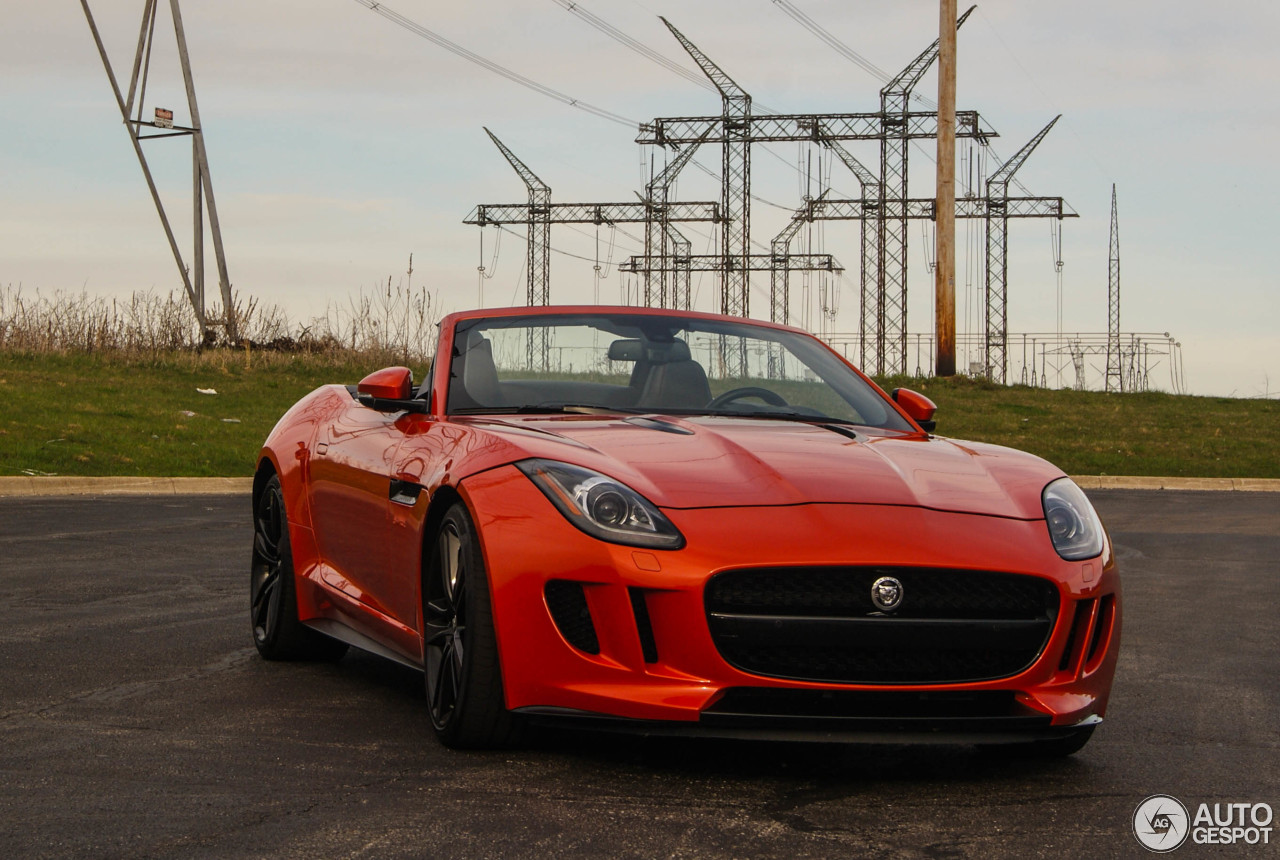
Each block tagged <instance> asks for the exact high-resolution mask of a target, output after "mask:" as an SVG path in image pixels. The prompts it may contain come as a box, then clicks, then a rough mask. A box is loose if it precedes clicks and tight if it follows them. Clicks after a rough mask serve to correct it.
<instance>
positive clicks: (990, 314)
mask: <svg viewBox="0 0 1280 860" xmlns="http://www.w3.org/2000/svg"><path fill="white" fill-rule="evenodd" d="M1060 119H1062V115H1061V114H1059V115H1058V116H1056V117H1054V118H1053V119H1052V120H1050V121H1049V124H1048V125H1046V126H1045V127H1044V128H1042V129H1040V132H1039V134H1037V135H1036V136H1035V137H1033V138H1031V140H1030V141H1028V142H1027V144H1026V145H1025V146H1023V147H1022V149H1020V150H1018V151H1017V152H1016V153H1014V156H1013V158H1010V159H1009V160H1008V161H1006V162H1005V163H1004V164H1002V165H1000V167H998V168H997V169H996V171H995V173H992V174H991V176H989V177H988V178H987V267H986V269H987V270H986V283H985V292H986V300H987V301H986V305H987V335H986V346H985V350H984V351H985V353H986V359H985V361H986V366H987V377H988V378H989V379H991V380H992V381H993V382H998V383H1000V384H1001V385H1003V384H1004V382H1005V377H1006V376H1007V375H1008V370H1009V355H1008V343H1007V341H1008V332H1009V307H1008V298H1009V260H1008V252H1009V183H1010V182H1012V181H1013V175H1014V174H1015V173H1017V172H1018V168H1020V167H1022V165H1023V164H1024V163H1026V160H1027V159H1028V158H1030V157H1031V153H1032V152H1034V151H1035V148H1036V147H1037V146H1039V145H1040V141H1042V140H1044V137H1045V135H1047V134H1048V133H1049V130H1050V129H1051V128H1053V126H1054V123H1056V122H1057V121H1058V120H1060Z"/></svg>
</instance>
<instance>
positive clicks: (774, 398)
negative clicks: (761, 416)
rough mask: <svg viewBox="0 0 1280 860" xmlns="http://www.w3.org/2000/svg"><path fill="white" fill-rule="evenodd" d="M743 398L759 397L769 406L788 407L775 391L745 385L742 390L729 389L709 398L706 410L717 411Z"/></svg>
mask: <svg viewBox="0 0 1280 860" xmlns="http://www.w3.org/2000/svg"><path fill="white" fill-rule="evenodd" d="M744 397H759V398H760V399H761V400H763V401H764V402H765V403H768V404H769V405H770V406H789V405H790V404H788V403H787V401H786V400H784V399H783V398H782V395H780V394H778V393H777V392H776V391H770V390H769V389H767V388H760V387H759V386H756V385H747V386H744V387H743V388H731V389H729V390H728V391H726V392H724V393H723V394H720V395H717V396H715V397H713V398H711V402H710V403H708V404H707V408H708V409H719V408H720V407H721V406H724V405H726V404H728V403H732V402H733V401H735V400H741V399H742V398H744Z"/></svg>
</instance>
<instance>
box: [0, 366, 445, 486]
mask: <svg viewBox="0 0 1280 860" xmlns="http://www.w3.org/2000/svg"><path fill="white" fill-rule="evenodd" d="M387 363H395V362H393V361H387ZM378 366H381V362H380V361H379V360H378V359H374V360H373V362H372V363H371V362H370V360H368V359H364V360H361V359H358V358H356V359H353V358H351V357H350V356H336V357H330V356H318V355H281V354H274V353H253V354H252V355H251V356H247V355H246V354H245V353H244V352H235V351H210V352H206V353H203V354H201V355H195V354H190V353H174V354H170V355H161V356H157V357H150V358H138V359H124V358H118V357H110V358H108V357H104V356H103V355H92V354H90V355H85V354H40V355H0V398H2V400H0V402H3V404H4V406H3V408H0V475H18V474H24V473H25V470H30V471H31V472H34V473H37V474H39V473H52V474H57V475H144V476H181V477H188V476H190V477H237V476H247V475H252V474H253V467H254V461H255V458H256V456H257V453H258V449H259V447H261V445H262V442H263V440H264V439H266V437H267V434H268V433H269V432H270V431H271V428H272V427H274V426H275V423H276V421H277V420H279V418H280V416H281V415H282V414H283V413H284V411H285V410H286V409H288V408H289V407H290V406H291V405H292V404H293V403H294V401H296V400H298V398H300V397H302V396H303V395H304V394H306V393H307V392H308V391H311V390H312V389H314V388H316V387H318V386H320V385H323V384H325V383H327V382H343V383H351V382H356V381H358V380H359V379H360V378H361V377H362V376H364V375H365V374H366V373H368V372H369V371H371V370H376V369H377V367H378ZM424 370H425V368H414V372H415V375H416V376H421V374H422V373H423V372H424ZM197 388H205V389H210V388H211V389H214V390H216V391H217V392H218V393H217V394H201V393H199V392H198V391H197V390H196V389H197ZM187 413H194V414H187Z"/></svg>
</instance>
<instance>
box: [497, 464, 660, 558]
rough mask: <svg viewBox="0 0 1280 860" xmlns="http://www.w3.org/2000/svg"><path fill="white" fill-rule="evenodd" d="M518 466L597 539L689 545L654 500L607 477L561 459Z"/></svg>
mask: <svg viewBox="0 0 1280 860" xmlns="http://www.w3.org/2000/svg"><path fill="white" fill-rule="evenodd" d="M516 467H517V468H518V469H520V471H522V472H524V473H525V474H526V475H528V476H529V479H530V480H532V481H533V483H534V484H536V485H537V487H538V489H540V490H542V492H543V494H544V495H545V496H546V497H547V498H548V499H550V500H551V503H552V504H553V505H555V506H556V508H557V509H559V511H560V513H562V514H564V516H565V519H567V520H568V521H569V522H571V523H573V524H574V525H575V526H577V527H578V528H580V529H582V530H583V531H584V532H586V533H587V534H589V535H591V536H592V537H597V538H599V539H600V540H605V541H609V542H611V543H621V544H626V545H628V546H644V547H656V548H658V549H679V548H680V547H682V546H684V536H683V535H681V534H680V532H679V531H678V530H677V529H676V527H675V526H674V525H672V524H671V521H670V520H668V519H667V518H666V517H665V516H663V514H662V512H661V511H659V510H658V508H657V507H656V506H655V505H654V504H653V503H652V502H650V501H649V500H648V499H646V498H645V497H644V496H642V495H640V494H639V493H637V492H636V491H635V490H633V489H631V488H630V487H628V486H627V485H626V484H623V483H621V482H619V481H615V480H614V479H613V478H610V477H608V476H607V475H602V474H600V473H599V472H596V471H593V470H591V469H585V468H583V467H582V466H572V465H570V464H568V463H560V462H557V461H555V460H524V461H522V462H519V463H516Z"/></svg>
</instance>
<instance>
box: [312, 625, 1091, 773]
mask: <svg viewBox="0 0 1280 860" xmlns="http://www.w3.org/2000/svg"><path fill="white" fill-rule="evenodd" d="M333 672H334V674H335V675H336V676H339V677H341V678H342V679H343V680H344V685H351V686H356V687H359V686H368V687H370V688H373V689H371V690H370V691H369V692H370V693H371V694H373V695H374V696H375V697H376V698H386V699H391V700H396V701H399V702H400V703H401V704H403V705H405V706H408V707H410V708H414V709H420V710H421V715H422V720H423V722H424V723H425V722H426V721H427V712H426V695H425V692H424V690H423V683H422V673H421V672H418V671H416V670H413V669H410V668H408V667H406V666H402V665H400V664H397V663H393V662H391V661H389V660H385V659H383V658H381V657H377V656H374V655H372V654H368V653H366V652H363V651H359V650H357V649H352V650H351V651H349V652H348V653H347V655H346V656H345V657H343V658H342V660H341V661H339V662H338V663H337V664H335V665H334V666H333ZM375 691H376V692H375ZM428 733H429V732H428ZM427 743H432V744H434V743H438V742H437V741H435V739H434V738H429V739H428V740H427ZM519 751H523V752H524V753H525V754H526V755H529V756H533V757H537V758H546V757H551V758H557V759H561V760H562V761H563V762H565V763H566V764H570V765H572V766H573V767H583V768H588V769H593V768H613V767H621V768H623V769H633V770H641V771H647V772H660V773H665V774H668V775H671V776H685V775H694V774H697V775H700V776H702V777H706V776H709V775H715V776H719V777H722V778H726V779H744V780H751V779H759V778H777V777H779V776H785V777H787V778H791V779H802V780H819V781H832V780H837V779H839V780H851V779H852V780H866V781H870V782H877V783H881V784H887V783H898V782H913V781H919V780H925V781H939V780H942V781H948V782H950V781H957V782H961V783H971V784H975V785H977V784H982V783H984V782H987V781H1005V780H1008V779H1018V778H1020V777H1031V776H1036V775H1041V776H1044V775H1050V774H1054V775H1064V776H1065V775H1068V774H1071V773H1072V772H1075V771H1081V770H1087V769H1088V768H1089V766H1090V765H1089V763H1088V753H1087V752H1085V753H1081V754H1080V755H1078V756H1076V757H1070V758H1066V759H1057V760H1055V759H1038V758H1029V757H1019V756H1018V755H1017V754H1016V753H1015V754H1005V751H1003V750H1001V751H996V752H994V753H992V752H989V751H986V752H984V751H982V750H979V749H977V748H976V747H973V746H965V745H949V744H876V743H867V744H858V743H822V742H812V743H809V742H795V741H777V740H737V739H725V738H710V737H662V736H643V735H636V734H629V733H626V732H612V731H597V730H591V729H585V728H575V727H564V728H562V727H559V726H536V727H532V728H531V730H530V731H529V732H528V734H527V735H526V737H525V738H524V741H523V743H522V744H521V746H520V747H519V748H518V750H516V751H515V752H519ZM512 753H513V751H512V750H505V751H500V752H497V753H488V752H465V753H455V754H458V755H466V756H474V757H476V758H484V757H492V756H504V757H506V758H510V757H511V755H512Z"/></svg>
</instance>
